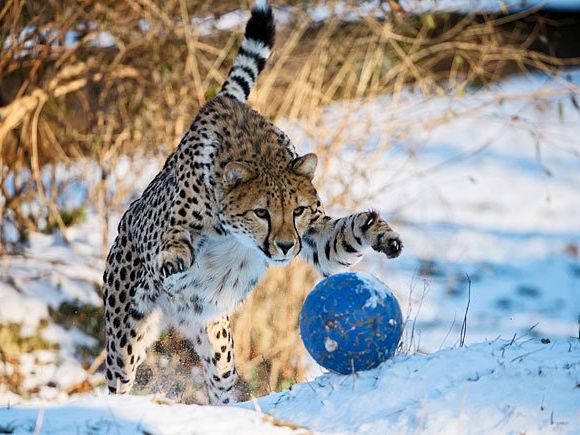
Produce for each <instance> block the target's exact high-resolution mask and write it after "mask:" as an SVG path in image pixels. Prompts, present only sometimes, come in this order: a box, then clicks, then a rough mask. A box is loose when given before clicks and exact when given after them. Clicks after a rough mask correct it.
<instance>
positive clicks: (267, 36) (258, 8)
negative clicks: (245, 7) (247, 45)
mask: <svg viewBox="0 0 580 435" xmlns="http://www.w3.org/2000/svg"><path fill="white" fill-rule="evenodd" d="M275 33H276V26H275V25H274V15H273V14H272V8H271V7H270V5H269V4H268V3H267V2H266V1H264V0H262V1H257V2H256V4H255V5H254V7H253V8H252V16H251V17H250V20H249V21H248V24H247V25H246V33H245V37H246V38H247V39H254V40H256V41H260V42H262V43H264V44H265V45H266V46H267V47H269V48H272V46H273V45H274V35H275Z"/></svg>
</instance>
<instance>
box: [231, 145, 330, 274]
mask: <svg viewBox="0 0 580 435" xmlns="http://www.w3.org/2000/svg"><path fill="white" fill-rule="evenodd" d="M317 161H318V159H317V157H316V155H315V154H306V155H304V156H301V157H297V158H295V159H293V160H292V161H290V162H289V163H288V162H283V163H279V164H276V163H271V164H269V165H264V164H252V163H248V162H242V161H234V162H229V163H228V164H227V165H226V166H225V168H224V173H223V184H224V189H225V195H224V199H223V208H222V218H223V219H224V221H225V223H226V226H227V227H228V229H229V231H230V232H231V233H232V234H234V236H236V237H237V238H238V239H239V241H240V242H242V243H243V244H245V245H246V246H252V247H254V248H256V249H258V250H259V251H260V252H262V254H263V255H264V256H265V257H266V259H267V261H268V262H269V263H271V264H284V263H287V262H288V261H290V260H291V259H292V258H294V257H295V256H296V255H297V254H298V253H299V252H300V250H301V249H302V235H303V234H304V232H305V231H306V229H307V227H308V225H309V223H311V222H312V220H313V219H315V218H316V217H317V216H319V215H320V214H321V213H322V209H321V204H320V200H319V199H318V194H317V192H316V189H315V188H314V186H313V185H312V178H313V177H314V171H315V169H316V165H317Z"/></svg>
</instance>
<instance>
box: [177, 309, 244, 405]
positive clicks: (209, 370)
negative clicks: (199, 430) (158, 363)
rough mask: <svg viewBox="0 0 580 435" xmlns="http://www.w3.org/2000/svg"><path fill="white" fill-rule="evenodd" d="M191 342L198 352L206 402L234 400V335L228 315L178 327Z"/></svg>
mask: <svg viewBox="0 0 580 435" xmlns="http://www.w3.org/2000/svg"><path fill="white" fill-rule="evenodd" d="M180 329H181V331H182V332H183V333H184V334H185V335H186V336H187V337H189V338H190V339H192V341H193V342H194V344H195V351H196V352H197V354H198V355H199V357H200V359H201V361H202V365H203V371H204V375H205V382H206V388H207V396H208V401H209V404H210V405H226V404H228V403H233V402H235V401H236V396H235V385H236V383H237V381H238V373H237V372H236V369H235V366H234V339H233V336H232V333H231V330H230V318H229V316H224V317H221V318H220V319H218V320H215V321H213V322H209V323H208V324H207V325H205V326H199V327H198V328H195V329H191V328H183V327H181V328H180Z"/></svg>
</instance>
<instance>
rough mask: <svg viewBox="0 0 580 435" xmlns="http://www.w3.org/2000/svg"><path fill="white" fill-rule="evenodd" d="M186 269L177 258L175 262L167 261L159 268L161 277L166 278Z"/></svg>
mask: <svg viewBox="0 0 580 435" xmlns="http://www.w3.org/2000/svg"><path fill="white" fill-rule="evenodd" d="M186 269H187V267H185V262H184V261H183V259H182V258H179V257H178V258H177V259H176V260H175V261H171V260H168V261H166V262H165V263H163V265H162V266H161V276H162V277H163V278H167V277H168V276H171V275H174V274H176V273H181V272H185V270H186Z"/></svg>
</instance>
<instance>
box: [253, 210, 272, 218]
mask: <svg viewBox="0 0 580 435" xmlns="http://www.w3.org/2000/svg"><path fill="white" fill-rule="evenodd" d="M254 213H256V216H258V217H259V218H260V219H267V218H268V216H269V215H270V213H268V210H266V209H265V208H257V209H255V210H254Z"/></svg>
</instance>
